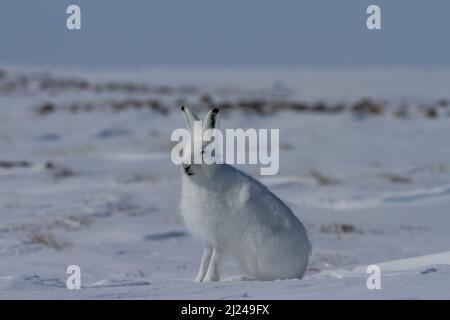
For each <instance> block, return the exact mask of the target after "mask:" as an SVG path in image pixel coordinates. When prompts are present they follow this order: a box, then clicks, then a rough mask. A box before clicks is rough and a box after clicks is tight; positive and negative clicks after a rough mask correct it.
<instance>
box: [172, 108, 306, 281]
mask: <svg viewBox="0 0 450 320" xmlns="http://www.w3.org/2000/svg"><path fill="white" fill-rule="evenodd" d="M181 110H182V111H183V114H184V116H185V118H186V121H187V123H188V127H189V128H190V129H191V134H192V131H193V130H192V128H193V123H194V121H199V120H198V117H197V116H196V115H195V114H194V113H193V112H191V111H190V110H189V109H188V108H186V107H181ZM218 114H219V109H217V108H214V109H212V110H210V111H209V113H208V114H207V116H206V118H205V120H204V121H203V130H206V129H215V128H216V126H217V124H218V121H217V118H218ZM192 139H202V137H201V136H200V137H195V136H194V137H192ZM201 146H202V148H201V149H199V150H195V149H192V153H193V154H194V153H199V154H202V153H203V147H204V146H205V144H204V143H203V145H201ZM190 156H192V155H190ZM182 180H183V183H182V199H181V210H182V215H183V218H184V220H185V223H186V225H187V227H188V228H189V230H190V231H191V232H192V233H193V234H194V235H196V236H198V237H199V238H200V239H202V240H203V241H204V242H205V244H206V247H205V250H204V252H203V257H202V259H201V264H200V269H199V271H198V274H197V277H196V278H195V281H205V282H209V281H218V280H219V279H220V273H219V266H220V264H221V261H222V258H223V257H224V256H225V255H229V256H231V257H234V258H235V259H236V260H237V262H238V264H239V265H240V267H241V268H242V270H243V272H244V273H243V274H242V275H240V276H234V277H231V278H229V280H276V279H291V278H301V277H302V276H303V274H304V273H305V270H306V266H307V264H308V256H309V254H310V251H311V245H310V242H309V239H308V236H307V233H306V229H305V227H304V226H303V224H302V223H301V222H300V221H299V220H298V218H297V217H296V216H295V215H294V214H293V213H292V211H291V210H290V209H289V208H288V207H287V205H286V204H284V203H283V201H281V200H280V199H279V198H278V197H277V196H275V195H274V194H273V193H272V192H270V191H269V190H268V189H267V187H265V186H264V185H263V184H261V183H260V182H258V181H257V180H256V179H254V178H252V177H250V176H248V175H246V174H245V173H243V172H241V171H239V170H238V169H236V168H234V167H232V166H230V165H227V164H210V165H208V164H206V163H203V164H189V163H188V162H185V163H183V164H182Z"/></svg>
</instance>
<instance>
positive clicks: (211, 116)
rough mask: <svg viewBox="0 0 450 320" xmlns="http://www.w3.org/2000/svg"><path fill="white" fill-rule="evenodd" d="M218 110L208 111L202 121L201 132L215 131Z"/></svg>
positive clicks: (217, 124)
mask: <svg viewBox="0 0 450 320" xmlns="http://www.w3.org/2000/svg"><path fill="white" fill-rule="evenodd" d="M218 118H219V109H218V108H213V109H211V110H209V112H208V114H207V115H206V118H205V121H203V130H208V129H217V128H218V127H219V119H218Z"/></svg>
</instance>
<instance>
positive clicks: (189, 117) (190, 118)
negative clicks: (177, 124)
mask: <svg viewBox="0 0 450 320" xmlns="http://www.w3.org/2000/svg"><path fill="white" fill-rule="evenodd" d="M181 111H182V112H183V116H184V118H185V119H186V123H187V125H188V128H189V129H192V128H193V127H194V121H200V119H199V118H198V117H197V115H196V114H195V113H193V112H192V111H191V110H189V109H188V108H187V107H185V106H182V107H181Z"/></svg>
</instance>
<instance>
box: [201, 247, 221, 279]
mask: <svg viewBox="0 0 450 320" xmlns="http://www.w3.org/2000/svg"><path fill="white" fill-rule="evenodd" d="M221 260H222V252H221V251H219V250H217V248H214V249H213V253H212V256H211V261H210V262H209V267H208V272H206V276H205V278H204V279H203V281H205V282H210V281H219V279H220V272H219V269H220V263H221Z"/></svg>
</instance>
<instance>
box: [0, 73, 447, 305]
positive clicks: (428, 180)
mask: <svg viewBox="0 0 450 320" xmlns="http://www.w3.org/2000/svg"><path fill="white" fill-rule="evenodd" d="M2 70H3V69H2ZM14 70H15V69H6V70H4V71H1V70H0V71H1V72H0V298H1V299H10V298H19V299H23V298H33V299H34V298H36V299H43V298H44V299H45V298H62V299H78V298H88V299H94V298H96V299H108V298H126V299H135V298H138V299H170V298H175V299H187V298H192V299H227V298H237V299H241V298H244V299H260V298H266V299H283V298H287V299H305V298H306V299H309V298H319V299H330V298H338V299H340V298H356V299H365V298H367V299H380V298H407V299H410V298H411V299H415V298H447V299H448V298H450V233H449V231H450V147H449V136H450V106H449V105H448V103H446V101H447V100H446V99H448V98H450V71H449V70H415V71H404V70H384V71H377V72H373V71H370V70H365V71H345V70H334V71H313V70H308V71H301V70H297V71H293V70H291V71H289V70H284V71H280V70H278V71H270V70H265V71H241V73H239V71H233V72H231V71H224V70H222V71H220V70H216V71H214V70H181V71H176V70H147V71H139V72H132V71H122V72H117V71H116V72H105V71H103V72H92V71H73V70H72V71H64V72H63V71H59V73H58V72H53V73H52V75H49V74H48V73H45V72H41V71H40V70H32V71H30V70H26V69H25V70H22V71H20V72H16V71H14ZM52 77H54V78H52ZM58 77H60V78H61V77H62V78H64V79H72V78H71V77H73V79H78V80H79V79H87V80H84V81H86V82H75V84H74V82H70V81H69V82H61V81H60V80H58V79H59V78H58ZM49 79H50V80H51V79H53V80H52V81H53V82H52V81H50V80H49ZM55 79H56V80H55ZM78 80H77V81H78ZM58 81H59V82H58ZM130 81H131V82H132V83H137V84H138V85H139V86H140V87H139V86H138V87H133V86H130V85H128V86H127V85H122V86H119V85H116V86H114V83H125V84H130V83H131V82H130ZM61 83H63V84H61ZM93 83H97V84H99V85H98V86H97V87H96V86H95V85H93ZM364 97H369V98H371V99H374V101H377V102H379V103H381V104H382V105H383V107H384V108H385V109H383V110H384V112H383V113H382V114H378V113H377V112H375V114H363V115H361V114H360V113H356V112H352V111H348V112H347V111H345V112H337V113H326V112H325V113H324V112H298V111H295V110H291V109H289V108H288V109H286V110H284V111H280V112H275V113H270V114H268V115H259V114H258V113H257V112H243V111H242V110H240V108H239V107H236V108H231V109H230V110H228V111H227V112H225V114H224V116H223V118H222V120H221V125H222V128H238V127H241V128H279V129H280V144H281V151H280V163H281V166H280V172H279V174H278V175H276V176H264V177H260V176H258V175H257V174H258V172H259V168H258V167H250V166H245V167H244V168H243V169H244V170H245V171H247V172H249V173H250V174H253V175H255V176H256V177H257V178H258V179H260V180H261V181H262V182H263V183H265V184H266V185H268V186H269V188H271V190H272V191H274V192H275V193H276V194H277V195H279V196H280V197H281V198H282V199H283V200H285V201H286V203H288V204H289V206H290V207H291V208H292V209H293V211H294V212H295V214H296V215H297V216H298V217H299V218H300V219H301V220H302V221H303V222H304V223H305V225H306V226H307V229H308V232H309V235H310V238H311V240H312V244H313V254H312V257H311V262H310V265H309V269H308V272H307V274H306V276H305V277H304V279H302V280H286V281H274V282H218V283H200V284H199V283H194V282H193V281H192V279H193V277H194V275H195V273H196V271H197V267H198V264H199V261H200V256H201V253H202V243H201V242H199V241H198V240H196V239H194V238H192V237H191V236H190V235H189V234H188V233H187V232H186V231H185V228H184V226H183V222H182V219H181V216H180V214H179V208H178V207H179V196H180V191H181V190H180V171H179V168H177V167H176V166H175V165H173V164H172V163H171V162H170V150H171V142H170V133H171V132H172V130H173V129H175V128H179V127H184V120H183V119H182V116H181V114H180V113H179V112H178V107H179V104H180V103H187V105H194V107H196V108H197V109H202V108H205V107H206V105H207V104H208V102H210V100H211V99H212V100H213V101H221V102H224V101H235V100H237V99H268V100H270V99H274V100H276V101H294V100H295V101H298V100H302V101H307V102H308V103H311V102H312V103H314V102H317V101H324V102H326V103H331V104H333V103H346V104H351V103H354V102H355V101H357V100H358V99H361V98H364ZM133 99H134V100H133ZM136 100H137V102H136ZM139 101H141V102H139ZM155 101H157V102H155ZM141 104H144V107H142V105H141ZM405 105H406V106H408V110H409V112H408V114H407V115H403V114H402V116H395V114H396V112H395V111H396V110H397V111H398V110H403V109H404V107H405ZM130 106H132V107H130ZM147 107H148V108H147ZM430 108H433V110H434V111H435V112H434V113H433V112H432V113H431V114H430V113H429V112H428V113H427V111H426V110H430ZM204 110H206V109H204ZM424 110H425V111H424ZM250 111H251V110H250ZM73 264H75V265H79V266H80V268H81V272H82V277H81V281H82V287H83V288H82V289H81V290H68V289H67V288H66V287H65V281H66V278H67V276H68V275H67V274H66V268H67V266H69V265H73ZM370 264H378V265H379V266H380V268H381V286H382V288H381V289H380V290H369V289H367V286H366V280H367V278H368V276H369V275H368V274H367V273H366V266H367V265H370ZM236 271H237V269H236V265H235V264H234V262H233V261H227V262H226V263H225V265H224V270H223V273H224V275H231V274H233V273H235V272H236Z"/></svg>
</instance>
